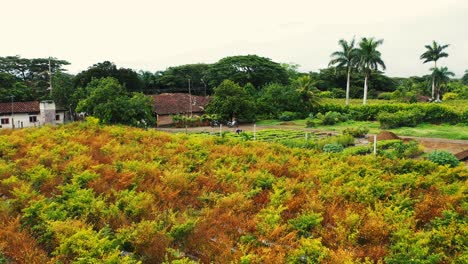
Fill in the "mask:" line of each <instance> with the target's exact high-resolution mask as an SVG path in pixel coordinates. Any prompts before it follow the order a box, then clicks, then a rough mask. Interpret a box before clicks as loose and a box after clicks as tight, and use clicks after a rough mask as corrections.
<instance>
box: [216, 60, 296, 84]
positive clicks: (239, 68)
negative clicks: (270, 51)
mask: <svg viewBox="0 0 468 264" xmlns="http://www.w3.org/2000/svg"><path fill="white" fill-rule="evenodd" d="M207 79H208V85H209V86H211V87H216V86H218V85H220V84H221V83H222V82H223V81H224V80H232V81H233V82H235V83H238V84H239V85H241V86H244V85H246V84H247V83H251V84H252V85H253V86H255V88H257V89H260V88H261V87H263V86H264V85H266V84H269V83H279V84H288V83H289V78H288V73H287V71H286V69H285V68H283V67H281V64H279V63H276V62H274V61H272V60H271V59H269V58H264V57H260V56H257V55H246V56H232V57H226V58H223V59H221V60H220V61H218V62H217V63H215V64H213V65H212V66H211V67H210V69H209V70H208V72H207Z"/></svg>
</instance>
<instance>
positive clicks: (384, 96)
mask: <svg viewBox="0 0 468 264" xmlns="http://www.w3.org/2000/svg"><path fill="white" fill-rule="evenodd" d="M377 99H379V100H392V93H390V92H384V93H379V95H378V96H377Z"/></svg>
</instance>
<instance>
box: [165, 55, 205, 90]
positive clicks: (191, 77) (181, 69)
mask: <svg viewBox="0 0 468 264" xmlns="http://www.w3.org/2000/svg"><path fill="white" fill-rule="evenodd" d="M209 67H210V65H209V64H204V63H198V64H186V65H180V66H175V67H169V68H168V69H167V70H165V71H164V72H162V73H161V75H159V76H157V79H156V83H157V86H158V87H159V89H160V90H161V91H163V92H183V93H187V92H188V85H189V82H190V90H191V92H192V93H193V94H198V95H207V94H211V92H212V89H211V88H210V87H208V85H207V78H206V74H207V71H208V69H209Z"/></svg>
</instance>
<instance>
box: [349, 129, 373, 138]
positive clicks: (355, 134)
mask: <svg viewBox="0 0 468 264" xmlns="http://www.w3.org/2000/svg"><path fill="white" fill-rule="evenodd" d="M367 133H369V128H367V127H357V128H353V127H348V128H346V129H345V130H343V134H345V135H351V136H353V137H355V138H362V137H364V136H365V135H367Z"/></svg>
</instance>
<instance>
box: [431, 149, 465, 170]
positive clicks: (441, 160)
mask: <svg viewBox="0 0 468 264" xmlns="http://www.w3.org/2000/svg"><path fill="white" fill-rule="evenodd" d="M427 158H428V159H429V160H430V161H432V162H434V163H437V164H439V165H449V166H450V167H456V166H458V164H460V161H458V159H457V158H456V157H455V156H454V155H453V154H452V153H450V152H448V151H445V150H434V151H433V152H431V153H430V154H429V156H428V157H427Z"/></svg>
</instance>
